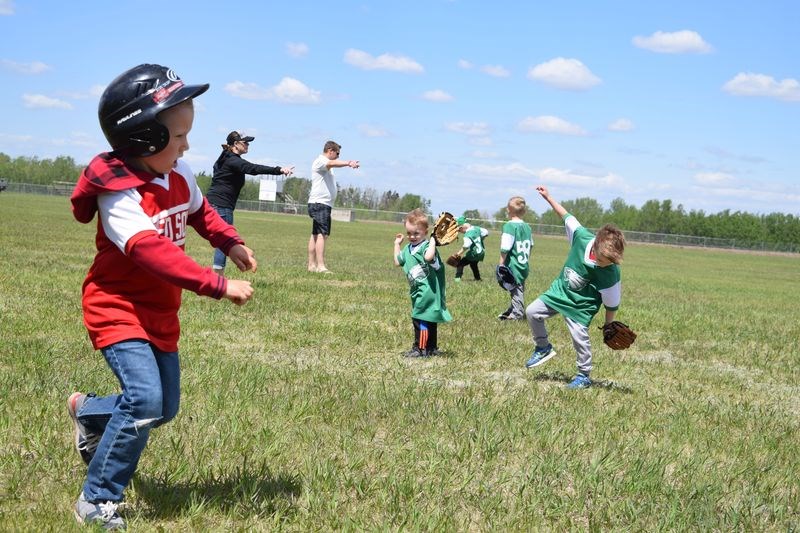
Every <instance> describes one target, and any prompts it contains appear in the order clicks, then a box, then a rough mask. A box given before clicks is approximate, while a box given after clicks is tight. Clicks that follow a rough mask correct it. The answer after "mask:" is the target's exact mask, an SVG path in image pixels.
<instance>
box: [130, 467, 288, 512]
mask: <svg viewBox="0 0 800 533" xmlns="http://www.w3.org/2000/svg"><path fill="white" fill-rule="evenodd" d="M167 477H169V475H167ZM301 491H302V483H301V482H300V479H299V477H298V476H296V475H290V474H278V475H276V474H274V473H272V472H271V471H270V469H269V468H268V467H267V466H266V465H262V466H261V467H258V468H255V469H251V468H249V467H244V468H243V467H235V468H232V469H231V470H230V471H228V472H224V471H223V472H212V473H205V474H200V475H198V476H197V478H196V479H193V480H191V481H188V482H174V481H170V480H168V479H161V478H158V479H157V478H152V477H148V476H142V475H137V477H136V495H137V497H138V498H139V499H141V500H142V501H143V502H145V503H146V504H147V510H146V511H144V513H143V514H144V515H146V516H147V517H149V518H150V519H169V518H174V517H176V516H180V515H182V514H184V512H185V511H189V510H190V509H192V508H197V507H201V506H202V507H210V508H216V509H218V510H220V511H221V512H226V513H227V512H231V511H234V510H235V512H236V513H237V514H240V515H241V514H244V515H251V516H269V515H272V514H274V513H275V512H276V511H280V512H281V513H282V514H284V515H287V514H288V515H291V514H293V513H294V512H295V508H294V502H295V500H296V499H297V497H298V496H299V495H300V493H301Z"/></svg>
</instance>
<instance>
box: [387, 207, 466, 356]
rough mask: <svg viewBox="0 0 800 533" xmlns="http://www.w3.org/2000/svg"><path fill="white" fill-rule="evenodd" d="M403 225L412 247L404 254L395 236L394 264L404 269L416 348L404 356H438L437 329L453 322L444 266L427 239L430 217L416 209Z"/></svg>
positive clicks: (399, 235) (400, 241) (409, 214)
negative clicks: (442, 324)
mask: <svg viewBox="0 0 800 533" xmlns="http://www.w3.org/2000/svg"><path fill="white" fill-rule="evenodd" d="M403 223H404V224H405V227H406V233H407V235H408V242H409V244H408V246H406V247H405V248H403V249H402V250H401V249H400V245H401V244H402V243H403V234H402V233H398V234H397V235H396V236H395V239H394V264H395V265H396V266H401V267H403V271H404V272H405V273H406V277H407V278H408V286H409V294H410V296H411V322H412V323H413V325H414V346H413V347H412V348H411V350H410V351H408V352H407V353H406V354H405V355H406V357H428V356H431V355H439V344H438V338H437V325H438V324H439V323H440V322H450V320H452V317H451V316H450V312H449V311H448V310H447V304H446V303H445V282H444V263H442V258H441V257H439V252H438V251H437V250H436V241H435V240H434V239H433V237H431V238H430V239H429V238H428V215H426V214H425V213H424V212H423V211H422V210H421V209H414V210H413V211H411V212H410V213H408V214H407V215H406V217H405V219H404V220H403Z"/></svg>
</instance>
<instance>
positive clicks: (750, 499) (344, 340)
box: [0, 193, 800, 531]
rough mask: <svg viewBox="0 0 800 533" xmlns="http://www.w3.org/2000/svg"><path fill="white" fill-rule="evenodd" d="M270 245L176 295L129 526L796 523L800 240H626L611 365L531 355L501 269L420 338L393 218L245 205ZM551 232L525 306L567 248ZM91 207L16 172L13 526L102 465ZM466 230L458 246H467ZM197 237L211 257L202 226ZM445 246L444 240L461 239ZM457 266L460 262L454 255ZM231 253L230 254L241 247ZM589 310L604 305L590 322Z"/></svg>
mask: <svg viewBox="0 0 800 533" xmlns="http://www.w3.org/2000/svg"><path fill="white" fill-rule="evenodd" d="M236 221H237V226H238V227H239V229H240V232H241V233H242V234H243V235H244V236H245V239H246V240H247V242H248V244H249V245H250V246H251V247H252V248H253V249H254V250H255V251H256V254H257V256H258V258H259V260H260V268H259V271H258V272H257V273H255V274H246V275H242V276H243V277H245V278H247V279H250V280H252V282H253V284H254V286H255V287H256V291H257V292H256V295H255V296H254V299H253V300H252V301H251V302H250V303H249V304H248V305H246V306H244V307H236V306H234V305H232V304H230V303H228V302H225V301H222V302H219V301H214V300H210V299H207V298H200V297H198V296H196V295H194V294H191V293H185V294H184V305H183V309H182V312H181V317H182V324H183V335H182V341H181V358H182V362H181V363H182V371H183V374H182V407H181V412H180V414H179V415H178V417H177V418H176V419H175V421H173V422H172V423H171V424H168V425H166V426H164V427H162V428H159V429H157V430H155V431H154V432H153V433H152V434H151V440H150V443H149V445H148V448H147V449H146V450H145V453H144V455H143V458H142V461H141V462H140V465H139V469H138V473H137V475H136V477H135V478H134V481H133V483H132V485H131V486H130V487H129V489H128V491H127V502H128V507H127V509H126V510H125V511H124V514H125V517H126V519H127V520H128V522H129V527H130V528H132V529H135V530H137V531H186V530H197V531H237V530H238V531H265V530H278V529H280V530H287V531H308V530H350V531H356V530H358V531H360V530H424V531H464V530H472V531H478V530H480V531H505V530H512V531H523V530H525V531H529V530H594V531H608V530H627V531H653V530H662V531H674V530H699V531H712V530H713V531H732V530H733V531H736V530H738V531H765V530H768V531H769V530H771V531H787V530H788V531H794V530H797V528H798V526H800V481H798V479H800V454H799V453H798V450H800V380H798V376H799V372H798V362H799V361H800V348H798V339H799V338H800V306H799V305H798V303H797V300H798V296H799V295H800V290H799V288H800V258H798V257H797V256H766V255H750V254H738V253H728V252H715V251H709V250H698V249H680V248H669V247H659V246H646V245H636V244H632V245H630V246H629V248H628V250H627V252H626V258H625V263H624V265H623V269H622V272H623V285H624V289H623V301H622V307H621V309H620V312H619V314H618V318H619V319H620V320H623V321H624V322H627V323H629V324H631V325H632V326H633V327H634V328H635V329H636V330H637V331H638V332H639V334H640V336H639V339H638V340H637V342H636V344H635V345H634V346H633V348H632V349H630V350H628V351H626V352H612V351H611V350H609V349H608V348H606V347H605V346H604V345H602V343H601V341H600V334H599V333H600V332H599V331H598V330H597V329H596V328H595V329H593V343H594V362H595V368H594V372H593V376H592V377H593V378H594V379H595V380H596V381H597V383H596V386H595V387H593V388H591V389H588V390H585V391H568V390H566V389H565V388H564V385H565V383H566V382H567V381H568V380H569V379H570V378H571V377H572V375H573V374H574V371H575V356H574V352H573V350H572V347H571V344H570V341H569V336H568V333H567V329H566V326H565V324H564V323H563V321H562V319H561V318H554V319H553V320H551V321H550V322H549V324H550V329H551V333H552V340H553V343H554V345H555V346H556V348H558V349H559V352H560V354H559V355H558V356H557V357H555V358H554V359H552V360H551V361H550V362H548V363H547V364H546V365H544V366H542V367H540V368H541V370H538V369H536V370H525V368H524V365H523V363H524V361H525V360H526V359H527V357H528V356H529V355H530V351H531V349H532V344H531V340H530V334H529V332H528V329H527V325H526V324H525V323H524V322H515V323H501V322H499V321H497V320H496V318H495V317H496V315H497V314H498V313H499V312H500V311H502V310H504V309H505V307H506V306H507V305H508V296H507V293H504V292H503V291H501V290H500V288H499V287H498V286H497V284H496V283H494V281H493V279H492V276H491V274H492V269H493V264H494V262H495V261H496V256H497V249H498V247H499V236H498V235H497V234H493V235H491V236H490V237H489V240H488V243H487V246H488V248H489V250H490V253H489V254H488V256H487V261H486V262H485V263H484V264H483V265H482V272H483V275H484V277H485V278H486V280H485V281H483V282H482V283H475V282H472V281H471V273H470V272H469V269H467V272H466V273H465V281H464V282H462V283H461V284H458V285H457V284H455V283H452V277H453V270H452V269H449V270H448V276H447V277H448V285H447V291H448V292H447V294H448V306H449V308H450V310H451V312H452V314H453V316H454V320H453V322H451V323H449V324H446V325H442V326H441V327H440V329H439V345H440V348H441V349H443V351H444V355H443V356H442V357H437V358H432V359H429V360H409V359H405V358H403V357H402V356H401V353H402V352H404V351H405V350H407V349H408V348H409V347H410V345H411V342H412V340H413V330H412V327H411V321H410V315H409V312H410V304H409V301H408V294H407V291H408V289H407V283H406V281H405V278H404V275H403V273H402V270H401V269H399V268H397V267H395V266H394V265H393V264H392V258H391V254H392V241H393V237H394V234H395V233H396V232H398V231H401V230H402V227H401V225H399V224H381V223H363V222H362V223H359V222H355V223H350V224H348V223H334V227H333V236H332V237H331V240H330V241H329V249H328V266H329V268H331V269H332V270H333V271H334V272H335V273H334V275H331V276H324V277H323V276H321V275H315V274H309V273H307V272H306V270H305V255H306V244H307V241H308V233H309V229H310V222H309V220H308V218H307V217H293V216H288V215H267V214H263V213H248V212H237V214H236ZM534 237H535V238H536V244H535V247H534V251H533V256H532V257H533V259H532V272H531V277H530V278H529V279H528V283H527V287H526V289H527V290H526V303H528V302H530V301H532V300H533V299H534V298H535V297H536V296H537V295H538V294H539V293H540V292H541V291H543V290H544V289H545V288H546V287H547V286H548V285H549V284H550V282H551V280H552V278H553V277H554V276H555V275H556V274H557V272H558V271H559V269H560V266H561V264H562V262H563V259H564V256H565V253H566V250H567V243H566V239H556V238H544V237H541V238H537V237H536V236H534ZM93 247H94V224H89V225H81V224H78V223H77V222H75V221H74V220H73V219H72V217H71V214H70V211H69V205H68V201H67V199H66V198H53V197H42V196H27V195H19V194H7V193H3V194H0V315H2V319H1V320H0V358H1V359H0V360H1V363H0V412H1V414H2V418H0V439H2V443H3V447H2V450H1V451H0V468H1V470H0V530H4V531H5V530H10V531H33V530H37V531H38V530H43V531H56V530H57V531H70V530H77V529H78V526H77V525H76V524H75V521H74V519H73V517H72V514H71V513H72V511H71V509H72V505H73V503H74V501H75V499H76V498H77V495H78V493H79V491H80V487H81V484H82V481H83V477H84V475H85V467H84V466H83V464H82V463H81V461H80V459H79V458H78V456H77V454H76V453H75V451H74V449H73V448H72V440H71V439H72V434H71V425H70V423H69V419H68V417H67V415H66V411H65V399H66V397H67V396H68V394H69V393H70V392H71V391H73V390H84V391H89V390H94V391H97V392H98V393H101V394H105V393H111V392H113V391H116V390H117V384H116V382H115V380H114V378H113V375H112V374H111V372H110V371H109V370H108V369H107V367H106V364H105V362H104V360H103V358H102V355H100V354H99V352H95V351H93V350H92V348H91V345H90V343H89V341H88V338H87V336H86V333H85V330H84V328H83V324H82V321H81V309H80V288H81V283H82V281H83V277H84V275H85V273H86V269H87V268H88V266H89V264H90V263H91V260H92V257H93ZM450 248H452V245H451V247H450ZM187 250H188V252H189V253H190V254H191V255H193V256H194V257H195V258H197V259H198V261H200V262H201V263H203V264H209V262H210V260H211V250H210V248H209V247H208V246H207V245H206V243H205V242H204V241H203V240H202V239H200V238H199V237H198V236H197V235H196V234H194V233H192V234H191V235H190V239H189V245H188V247H187ZM448 251H449V250H448V249H447V248H445V249H444V252H448ZM448 268H449V267H448ZM229 274H231V275H234V274H233V272H231V271H230V269H229ZM596 322H597V320H596Z"/></svg>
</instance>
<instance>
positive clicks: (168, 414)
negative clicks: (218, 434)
mask: <svg viewBox="0 0 800 533" xmlns="http://www.w3.org/2000/svg"><path fill="white" fill-rule="evenodd" d="M101 351H102V352H103V356H104V357H105V358H106V362H107V363H108V366H110V367H111V370H112V371H113V372H114V374H115V375H116V376H117V379H118V380H119V383H120V385H121V386H122V394H112V395H110V396H102V397H99V396H92V395H90V396H89V397H88V398H87V399H86V402H84V404H83V406H82V407H81V409H80V410H79V411H78V413H77V415H78V419H79V420H80V421H81V423H82V424H83V425H84V426H86V428H87V429H88V430H89V431H93V432H96V433H102V434H103V437H102V438H101V439H100V443H99V444H98V445H97V451H95V454H94V457H93V458H92V462H91V463H89V471H88V473H87V476H86V482H85V483H84V485H83V494H84V496H85V497H86V500H87V501H90V502H102V501H112V502H119V501H121V500H122V494H123V492H124V490H125V487H127V486H128V482H130V480H131V478H132V477H133V473H134V472H135V471H136V465H137V464H138V463H139V456H141V454H142V451H143V450H144V447H145V445H146V444H147V438H148V437H149V436H150V429H152V428H154V427H158V426H160V425H162V424H165V423H167V422H169V421H170V420H172V419H173V418H175V415H177V414H178V407H179V404H180V395H181V388H180V381H181V371H180V366H179V364H178V352H162V351H161V350H159V349H158V348H156V347H155V346H153V345H152V344H150V343H149V342H147V341H145V340H140V339H133V340H128V341H123V342H118V343H117V344H112V345H111V346H108V347H107V348H103V349H102V350H101Z"/></svg>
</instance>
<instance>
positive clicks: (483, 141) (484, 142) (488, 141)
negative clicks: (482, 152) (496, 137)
mask: <svg viewBox="0 0 800 533" xmlns="http://www.w3.org/2000/svg"><path fill="white" fill-rule="evenodd" d="M469 144H471V145H472V146H492V145H493V144H494V142H493V141H492V138H491V137H481V136H472V137H470V138H469Z"/></svg>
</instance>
